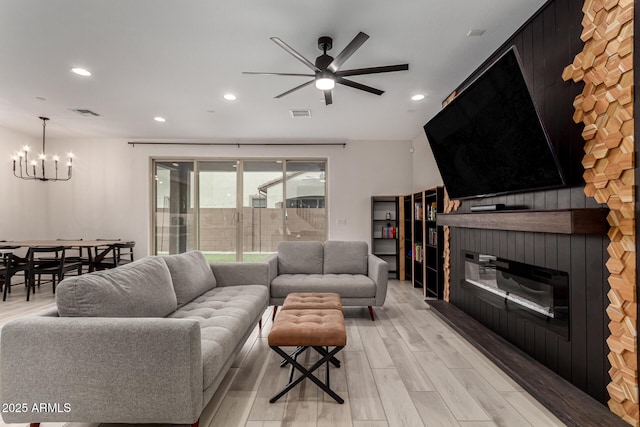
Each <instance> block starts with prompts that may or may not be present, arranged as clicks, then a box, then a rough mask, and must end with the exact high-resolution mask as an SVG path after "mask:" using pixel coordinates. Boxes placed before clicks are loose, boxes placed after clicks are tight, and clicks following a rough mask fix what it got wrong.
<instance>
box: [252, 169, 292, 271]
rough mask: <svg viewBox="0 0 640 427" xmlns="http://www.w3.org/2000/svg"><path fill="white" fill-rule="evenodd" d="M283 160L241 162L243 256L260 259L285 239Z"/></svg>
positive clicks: (272, 251) (254, 259) (274, 250)
mask: <svg viewBox="0 0 640 427" xmlns="http://www.w3.org/2000/svg"><path fill="white" fill-rule="evenodd" d="M283 165H284V163H283V162H282V161H281V160H272V161H244V162H243V163H242V182H243V185H242V260H243V261H259V260H262V259H264V258H266V257H267V256H269V254H272V253H274V252H277V250H278V243H280V242H281V241H282V240H283V235H284V233H283V229H284V210H283V208H282V207H283V206H282V200H283V195H284V194H283V185H282V181H283V180H282V177H283V170H284V166H283Z"/></svg>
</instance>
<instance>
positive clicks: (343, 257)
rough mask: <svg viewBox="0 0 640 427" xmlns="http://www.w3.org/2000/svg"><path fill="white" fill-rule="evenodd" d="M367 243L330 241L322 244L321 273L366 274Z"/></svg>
mask: <svg viewBox="0 0 640 427" xmlns="http://www.w3.org/2000/svg"><path fill="white" fill-rule="evenodd" d="M368 255H369V246H368V245H367V242H342V241H337V240H330V241H328V242H326V243H325V244H324V268H323V270H322V271H323V272H324V273H325V274H327V273H334V274H365V275H366V274H367V256H368Z"/></svg>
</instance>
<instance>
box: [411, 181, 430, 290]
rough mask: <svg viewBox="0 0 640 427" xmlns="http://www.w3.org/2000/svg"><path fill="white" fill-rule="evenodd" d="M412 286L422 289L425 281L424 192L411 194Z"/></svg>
mask: <svg viewBox="0 0 640 427" xmlns="http://www.w3.org/2000/svg"><path fill="white" fill-rule="evenodd" d="M411 217H412V218H413V246H412V254H413V286H414V287H415V288H424V281H425V275H426V273H425V246H424V244H425V239H424V236H425V227H424V226H425V223H424V192H419V193H414V194H413V209H412V216H411Z"/></svg>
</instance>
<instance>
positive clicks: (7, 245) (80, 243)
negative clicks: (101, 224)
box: [0, 239, 124, 272]
mask: <svg viewBox="0 0 640 427" xmlns="http://www.w3.org/2000/svg"><path fill="white" fill-rule="evenodd" d="M116 243H124V241H122V240H84V239H80V240H66V239H53V240H4V241H0V253H6V252H8V251H13V250H15V249H18V248H27V249H28V248H55V247H58V246H62V247H64V248H66V249H70V248H81V249H82V248H86V249H87V254H88V255H87V259H88V262H89V271H90V272H91V271H93V253H92V252H93V251H92V249H94V248H99V247H104V248H105V249H104V250H105V251H109V250H110V246H111V245H114V244H116Z"/></svg>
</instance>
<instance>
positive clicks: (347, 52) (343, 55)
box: [327, 31, 369, 73]
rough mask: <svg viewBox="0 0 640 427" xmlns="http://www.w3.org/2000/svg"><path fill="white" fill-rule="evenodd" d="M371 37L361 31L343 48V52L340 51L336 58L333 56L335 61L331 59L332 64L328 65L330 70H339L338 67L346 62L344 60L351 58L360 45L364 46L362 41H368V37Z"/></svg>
mask: <svg viewBox="0 0 640 427" xmlns="http://www.w3.org/2000/svg"><path fill="white" fill-rule="evenodd" d="M368 38H369V36H368V35H366V34H365V33H363V32H362V31H360V32H359V33H358V34H357V35H356V36H355V37H354V38H353V40H351V42H350V43H349V44H348V45H347V47H345V48H344V49H342V52H340V53H339V54H338V56H336V57H335V58H333V61H331V64H329V66H328V67H327V69H328V70H331V71H333V72H334V73H335V72H336V71H338V69H339V68H340V67H341V66H342V64H344V62H345V61H346V60H347V59H349V58H350V57H351V55H353V53H354V52H355V51H356V50H358V48H359V47H360V46H362V43H364V42H366V41H367V39H368Z"/></svg>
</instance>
